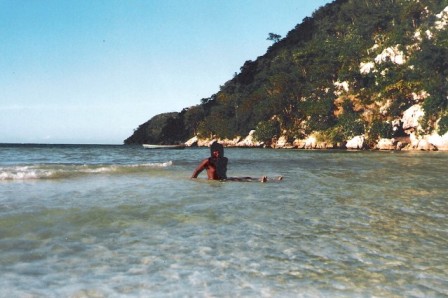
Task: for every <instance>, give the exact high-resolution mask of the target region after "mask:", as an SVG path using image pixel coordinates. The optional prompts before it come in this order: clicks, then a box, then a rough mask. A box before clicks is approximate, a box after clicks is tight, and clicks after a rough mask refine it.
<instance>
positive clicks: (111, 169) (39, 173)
mask: <svg viewBox="0 0 448 298" xmlns="http://www.w3.org/2000/svg"><path fill="white" fill-rule="evenodd" d="M172 165H173V162H172V161H167V162H157V163H147V164H134V165H116V164H114V165H60V164H54V165H48V164H47V165H27V166H10V167H0V181H5V180H33V179H52V178H67V177H70V176H77V175H80V174H81V175H82V174H107V173H115V172H118V173H119V172H123V171H124V172H127V171H129V170H132V169H147V168H166V167H169V166H172Z"/></svg>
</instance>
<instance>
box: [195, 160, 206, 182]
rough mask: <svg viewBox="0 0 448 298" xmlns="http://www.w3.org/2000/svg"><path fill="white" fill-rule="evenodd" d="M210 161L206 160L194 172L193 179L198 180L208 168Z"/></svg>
mask: <svg viewBox="0 0 448 298" xmlns="http://www.w3.org/2000/svg"><path fill="white" fill-rule="evenodd" d="M207 163H208V159H204V160H203V161H202V162H201V163H200V164H199V165H198V167H197V168H196V169H195V170H194V172H193V175H191V178H198V175H199V174H200V173H201V172H202V171H203V170H204V169H205V168H206V167H207Z"/></svg>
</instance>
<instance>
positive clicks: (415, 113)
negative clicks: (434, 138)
mask: <svg viewBox="0 0 448 298" xmlns="http://www.w3.org/2000/svg"><path fill="white" fill-rule="evenodd" d="M424 115H425V112H424V111H423V108H422V107H421V106H420V105H413V106H412V107H410V108H409V109H407V110H406V111H404V113H403V118H402V119H401V122H403V129H404V130H406V129H410V128H419V127H420V125H419V123H418V121H419V119H420V118H421V117H423V116H424Z"/></svg>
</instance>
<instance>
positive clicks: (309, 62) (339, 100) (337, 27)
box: [125, 0, 448, 147]
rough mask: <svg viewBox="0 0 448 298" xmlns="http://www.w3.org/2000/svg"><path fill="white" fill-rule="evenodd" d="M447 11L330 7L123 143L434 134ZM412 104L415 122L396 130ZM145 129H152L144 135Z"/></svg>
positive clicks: (391, 0) (441, 115)
mask: <svg viewBox="0 0 448 298" xmlns="http://www.w3.org/2000/svg"><path fill="white" fill-rule="evenodd" d="M447 6H448V0H336V1H334V2H333V3H330V4H327V5H326V6H324V7H321V8H320V9H318V10H316V11H315V12H314V14H313V15H312V17H309V18H305V19H304V20H303V21H302V22H301V23H300V24H298V25H297V26H296V27H295V28H294V29H293V30H291V31H290V32H289V33H288V34H287V36H286V37H284V38H280V36H278V35H276V34H270V35H269V36H270V39H271V40H272V41H273V42H274V43H273V45H272V46H271V47H269V48H268V49H267V52H266V54H264V55H263V56H260V57H258V58H257V59H256V60H255V61H246V62H245V63H244V65H243V66H242V67H241V69H240V72H239V73H236V74H235V76H234V77H233V78H232V79H230V80H229V81H227V82H225V83H224V84H223V85H222V86H221V88H220V91H219V92H218V93H216V94H213V95H211V96H210V98H205V99H202V100H201V103H200V104H198V105H196V106H193V107H189V108H185V109H184V110H182V111H181V112H180V113H170V114H162V115H164V117H161V116H160V115H158V116H156V117H155V120H154V119H151V120H150V121H148V122H146V123H145V124H142V125H140V127H139V128H138V129H137V130H135V132H134V134H133V135H132V136H131V137H129V138H128V139H126V140H125V144H135V143H138V144H140V143H147V142H153V143H154V142H155V143H175V142H184V141H186V140H187V139H189V138H191V137H193V136H198V137H202V138H207V137H211V136H214V137H217V138H222V139H223V138H229V139H233V138H235V137H236V136H246V135H247V134H248V133H249V132H250V131H251V130H255V134H254V136H255V138H256V139H258V140H259V141H261V142H264V143H265V144H270V143H271V142H272V140H273V137H277V138H278V137H280V136H281V137H283V138H284V139H286V140H287V142H289V143H291V144H292V143H293V142H294V140H298V139H306V138H308V137H310V136H315V137H316V138H317V139H318V140H319V141H322V142H326V143H328V144H341V143H342V144H343V143H344V142H347V140H350V139H351V138H353V137H355V136H363V137H364V138H365V139H366V144H367V146H370V147H373V146H374V145H375V144H376V143H377V142H378V140H380V139H381V138H391V137H394V136H395V137H400V136H405V135H407V134H409V133H411V132H412V133H414V134H416V135H419V134H420V135H424V134H431V133H438V134H439V135H443V134H445V133H446V132H447V131H448V97H447V96H448V32H447V31H448V25H447V22H448V8H447ZM416 105H418V106H420V107H421V111H422V113H423V116H422V117H420V118H419V124H420V125H419V126H418V127H403V125H402V124H401V127H398V129H397V124H396V123H400V121H402V117H403V114H404V113H405V111H406V110H408V109H409V108H411V107H414V106H416ZM162 118H163V121H160V120H161V119H162ZM156 120H157V121H156ZM152 122H157V125H160V126H158V129H157V131H158V132H155V130H154V129H150V128H149V127H150V126H151V125H152V126H154V124H153V123H152ZM394 123H395V129H394V127H393V126H394V125H393V124H394ZM398 126H400V124H399V125H398ZM403 128H404V129H406V128H407V130H406V132H404V130H403ZM162 132H163V133H162Z"/></svg>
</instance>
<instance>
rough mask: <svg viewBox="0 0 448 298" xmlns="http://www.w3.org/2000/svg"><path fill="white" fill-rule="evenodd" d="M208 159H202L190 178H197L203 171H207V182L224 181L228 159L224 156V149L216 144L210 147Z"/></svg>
mask: <svg viewBox="0 0 448 298" xmlns="http://www.w3.org/2000/svg"><path fill="white" fill-rule="evenodd" d="M210 155H211V156H210V157H209V158H206V159H204V160H203V161H202V162H201V163H200V164H199V166H198V167H197V168H196V169H195V170H194V172H193V175H192V176H191V178H197V177H198V175H199V174H200V173H201V172H202V171H203V170H206V171H207V177H208V179H209V180H226V179H227V163H228V159H227V157H225V156H224V147H223V145H221V144H219V143H218V142H214V143H213V144H211V146H210Z"/></svg>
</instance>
